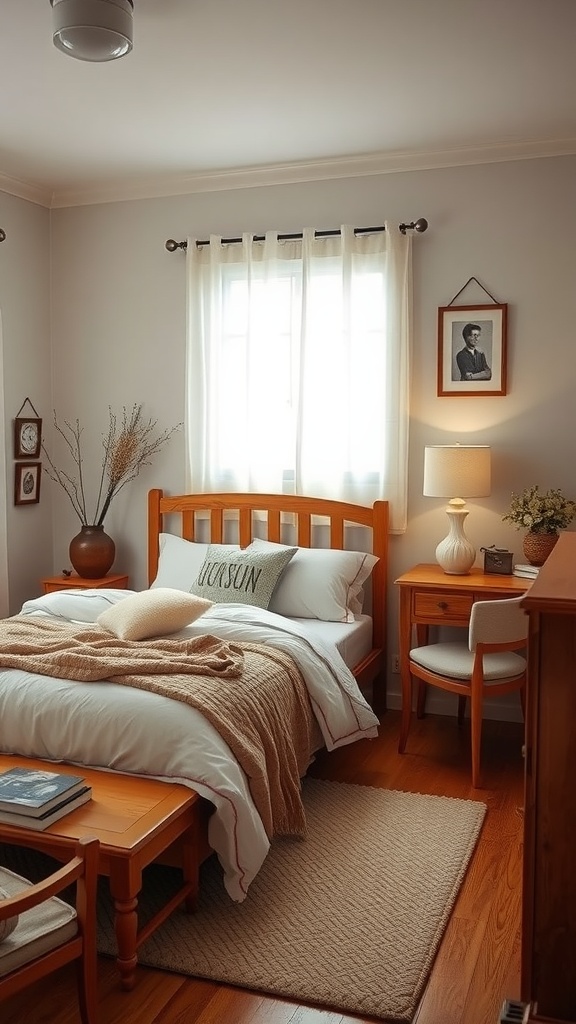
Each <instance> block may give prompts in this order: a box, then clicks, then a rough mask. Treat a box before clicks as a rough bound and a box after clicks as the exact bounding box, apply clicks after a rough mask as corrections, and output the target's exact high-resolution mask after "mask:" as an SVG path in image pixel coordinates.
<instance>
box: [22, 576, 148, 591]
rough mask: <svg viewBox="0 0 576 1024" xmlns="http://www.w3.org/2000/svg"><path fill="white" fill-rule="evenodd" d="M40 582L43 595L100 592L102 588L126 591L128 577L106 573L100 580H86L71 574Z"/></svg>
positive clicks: (47, 578) (47, 577) (48, 578)
mask: <svg viewBox="0 0 576 1024" xmlns="http://www.w3.org/2000/svg"><path fill="white" fill-rule="evenodd" d="M40 582H41V584H42V593H43V594H53V593H54V591H57V590H87V589H89V588H90V589H94V588H95V589H96V590H101V589H102V588H103V587H112V588H114V589H115V590H126V588H127V587H128V576H125V575H123V574H118V575H114V574H113V573H108V575H107V576H101V577H100V579H97V580H88V579H85V578H84V577H83V576H78V575H77V574H76V573H75V572H73V573H72V575H71V576H46V577H45V579H43V580H40Z"/></svg>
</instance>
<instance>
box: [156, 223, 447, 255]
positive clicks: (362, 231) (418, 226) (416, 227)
mask: <svg viewBox="0 0 576 1024" xmlns="http://www.w3.org/2000/svg"><path fill="white" fill-rule="evenodd" d="M427 227H428V221H427V220H425V219H424V217H420V219H419V220H413V221H412V222H411V223H410V224H399V225H398V229H399V230H400V231H401V232H402V234H403V235H405V234H406V232H407V231H412V230H413V231H418V232H420V233H422V232H423V231H426V228H427ZM385 230H386V228H385V227H384V225H380V227H373V228H354V234H355V235H373V234H375V233H376V232H377V231H385ZM339 234H340V228H335V229H333V230H331V231H315V232H314V235H315V237H316V238H331V237H334V236H335V235H339ZM300 238H302V232H301V231H294V232H291V233H289V234H285V235H278V239H279V241H281V242H293V241H296V240H297V239H300ZM265 239H266V235H253V237H252V240H253V241H254V242H264V241H265ZM241 241H242V239H241V238H223V239H222V245H237V244H238V243H239V242H241ZM203 245H210V239H209V238H207V239H204V240H202V241H200V242H196V246H197V247H198V249H199V248H200V247H201V246H203ZM166 248H167V249H168V252H176V249H184V250H185V249H187V248H188V243H187V242H185V241H184V242H175V241H174V239H173V238H169V239H168V241H167V242H166Z"/></svg>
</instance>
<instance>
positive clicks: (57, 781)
mask: <svg viewBox="0 0 576 1024" xmlns="http://www.w3.org/2000/svg"><path fill="white" fill-rule="evenodd" d="M86 788H87V786H86V780H85V779H84V778H83V777H82V776H81V775H64V774H61V773H60V772H49V771H41V770H40V769H37V768H20V767H14V768H8V770H7V771H4V772H0V811H9V812H17V813H19V814H24V815H28V816H29V817H40V816H41V815H42V814H45V813H47V812H48V811H50V810H53V809H54V808H55V807H57V806H58V805H59V804H61V803H62V801H63V800H64V799H69V798H70V797H72V796H74V795H75V794H77V793H79V792H80V791H81V790H84V789H86Z"/></svg>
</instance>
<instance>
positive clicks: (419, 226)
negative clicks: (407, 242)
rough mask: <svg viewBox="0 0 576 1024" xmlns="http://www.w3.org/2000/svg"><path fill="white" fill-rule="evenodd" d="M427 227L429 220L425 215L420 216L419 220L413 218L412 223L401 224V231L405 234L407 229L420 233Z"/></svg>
mask: <svg viewBox="0 0 576 1024" xmlns="http://www.w3.org/2000/svg"><path fill="white" fill-rule="evenodd" d="M427 227H428V221H427V220H426V218H425V217H419V218H418V220H413V221H412V222H411V223H410V224H400V225H399V228H400V231H401V232H402V234H403V235H405V234H406V232H407V231H418V232H419V234H422V232H423V231H426V229H427Z"/></svg>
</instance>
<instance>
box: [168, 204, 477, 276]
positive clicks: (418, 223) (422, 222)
mask: <svg viewBox="0 0 576 1024" xmlns="http://www.w3.org/2000/svg"><path fill="white" fill-rule="evenodd" d="M427 227H428V221H427V220H426V219H425V217H420V218H419V219H418V220H413V221H411V223H410V224H399V225H398V230H399V231H401V232H402V234H403V235H405V234H406V232H407V231H417V232H418V233H419V234H422V233H423V232H424V231H426V229H427ZM385 230H386V228H385V227H384V225H380V226H379V227H373V228H354V234H355V235H372V234H376V233H377V232H378V231H385ZM339 234H340V229H339V228H334V229H333V230H330V231H316V232H315V235H316V238H331V237H334V236H335V235H339ZM300 238H302V232H301V231H294V232H291V233H289V234H281V235H278V241H279V242H293V241H297V240H298V239H300ZM241 241H242V239H241V238H223V239H222V245H238V244H239V243H240V242H241ZM252 241H254V242H264V241H266V236H265V235H253V237H252ZM202 245H210V239H204V240H203V241H200V242H196V247H197V248H198V249H199V248H200V247H201V246H202ZM187 248H188V243H187V242H185V241H184V242H176V241H175V240H174V239H173V238H169V239H168V241H167V242H166V249H167V250H168V252H176V249H183V250H186V249H187ZM464 287H466V285H464Z"/></svg>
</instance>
